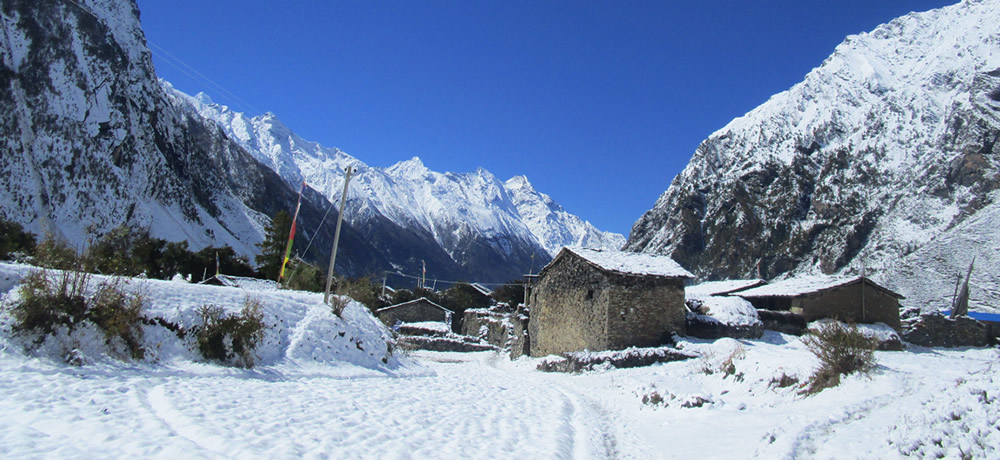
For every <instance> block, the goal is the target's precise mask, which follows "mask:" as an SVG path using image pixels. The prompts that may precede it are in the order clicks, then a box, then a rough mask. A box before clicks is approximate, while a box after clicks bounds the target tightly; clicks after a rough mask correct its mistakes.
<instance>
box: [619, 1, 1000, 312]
mask: <svg viewBox="0 0 1000 460" xmlns="http://www.w3.org/2000/svg"><path fill="white" fill-rule="evenodd" d="M998 3H1000V2H996V1H965V2H962V3H959V4H956V5H952V6H948V7H944V8H940V9H936V10H931V11H928V12H923V13H911V14H909V15H906V16H902V17H900V18H896V19H894V20H892V21H890V22H889V23H887V24H883V25H881V26H879V27H877V28H876V29H874V30H873V31H872V32H870V33H862V34H857V35H852V36H850V37H848V38H846V39H845V40H844V42H843V43H841V44H840V45H838V46H837V47H836V49H835V50H834V52H833V53H832V54H831V56H830V57H828V58H827V59H826V60H824V62H823V63H822V64H821V65H820V66H818V67H816V68H815V69H813V70H812V71H811V72H809V74H807V76H806V77H805V78H804V80H803V81H802V82H800V83H798V84H796V85H794V86H793V87H792V88H791V89H789V90H787V91H783V92H781V93H778V94H776V95H774V96H772V97H771V98H770V99H769V100H768V101H767V102H765V103H763V104H761V105H760V106H758V107H757V108H755V109H753V110H751V111H750V112H748V113H747V114H746V115H744V116H741V117H738V118H736V119H734V120H733V121H731V122H730V123H728V124H727V125H726V126H725V127H723V128H722V129H720V130H718V131H716V132H715V133H713V134H712V135H710V136H709V137H708V138H707V139H706V140H705V141H704V142H702V144H701V145H699V147H698V148H697V150H696V151H695V154H694V155H693V157H692V160H691V162H690V163H689V164H688V166H687V167H686V168H685V169H684V171H682V172H681V173H680V174H679V175H678V176H677V177H676V178H674V180H673V181H672V182H671V184H670V186H669V188H668V189H667V190H666V191H665V192H664V193H663V194H662V195H661V196H660V197H659V199H658V200H657V202H656V204H655V205H654V207H653V208H652V209H651V210H650V211H648V212H647V213H646V214H644V215H643V216H642V217H641V218H640V219H639V220H638V221H637V222H636V223H635V225H634V226H633V229H632V232H631V234H630V239H629V242H628V243H627V245H626V248H627V249H629V250H634V251H644V252H656V253H663V254H670V255H672V256H673V257H675V259H677V260H678V261H679V262H681V263H682V264H684V265H685V266H686V267H688V268H689V269H692V271H694V272H696V273H697V274H698V275H700V276H702V277H704V278H709V279H713V278H725V277H747V276H757V275H758V274H760V275H761V276H764V277H768V278H773V277H787V276H794V275H797V274H810V273H860V272H862V271H867V273H869V274H871V275H872V276H874V277H876V278H877V279H878V280H879V281H881V282H883V283H885V284H887V285H888V286H890V287H891V288H894V289H896V290H898V291H899V292H901V293H902V294H903V295H905V296H907V297H908V298H909V299H910V300H909V302H910V304H911V305H915V306H919V307H921V308H926V309H936V308H938V307H940V306H941V305H944V306H947V303H946V300H947V299H946V297H947V296H950V295H951V293H952V290H953V288H954V278H953V274H954V273H956V272H958V271H961V270H964V268H966V267H968V264H969V262H970V261H971V259H972V256H974V255H976V256H978V258H977V263H982V264H983V265H982V269H981V270H978V271H976V272H974V274H973V277H974V278H976V277H979V279H978V280H976V282H977V283H978V284H979V285H981V286H985V287H986V288H985V289H982V290H981V291H980V293H979V294H980V296H979V299H978V300H977V302H979V303H978V304H977V306H978V307H979V308H981V309H992V308H995V306H996V305H1000V302H998V301H1000V297H998V296H997V294H996V293H997V289H996V287H998V286H1000V279H997V278H996V276H995V275H992V274H990V272H993V273H996V271H995V270H991V268H992V267H1000V260H998V257H997V255H995V254H992V253H991V252H990V251H988V250H982V249H978V248H976V247H972V246H965V247H963V248H961V250H957V249H956V250H953V251H951V252H950V253H949V254H948V255H947V263H944V264H943V266H941V267H940V268H941V270H944V271H945V273H940V275H941V278H935V277H934V276H932V275H929V274H927V275H917V272H918V271H916V270H915V269H914V268H913V267H919V266H925V265H929V262H928V261H926V260H924V258H923V255H924V254H930V253H935V254H937V253H938V251H936V250H934V249H933V248H934V246H935V245H936V244H937V243H936V241H937V240H938V239H942V240H953V241H954V240H961V239H963V238H959V237H958V236H957V235H955V234H953V233H954V232H955V231H957V230H956V229H959V230H958V231H960V230H961V229H962V228H965V227H963V226H962V224H963V222H966V221H967V220H968V219H970V218H972V217H973V216H976V215H978V214H979V213H980V212H988V213H989V212H992V209H993V208H994V207H995V206H997V205H996V203H997V198H998V192H997V190H998V189H1000V179H998V173H997V170H998V168H997V163H996V160H995V158H996V153H997V152H996V140H997V139H998V138H1000V34H997V33H996V32H995V27H993V26H991V25H990V24H991V20H990V19H991V18H996V17H1000V4H998ZM994 233H995V232H994ZM948 235H950V236H948ZM978 239H979V240H980V241H981V242H982V243H983V244H984V245H985V247H986V248H989V247H997V246H1000V239H998V238H997V237H996V235H995V234H987V235H985V236H983V237H981V238H978ZM935 265H936V266H938V265H941V264H935ZM905 267H910V268H909V269H907V268H905ZM915 277H917V278H915ZM930 278H933V279H930ZM945 292H946V294H945Z"/></svg>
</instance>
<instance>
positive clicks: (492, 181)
mask: <svg viewBox="0 0 1000 460" xmlns="http://www.w3.org/2000/svg"><path fill="white" fill-rule="evenodd" d="M164 86H165V88H166V89H167V91H168V93H170V94H172V95H173V96H174V97H175V98H177V99H181V100H185V101H187V102H188V103H189V104H190V105H191V106H192V107H194V108H195V110H197V112H198V113H200V114H201V115H202V116H204V117H205V118H207V119H210V120H214V121H216V122H218V124H219V126H221V127H222V129H223V130H224V131H226V132H227V134H229V135H230V136H231V137H232V138H233V139H235V140H236V141H237V142H239V143H240V144H241V145H242V146H243V147H244V148H246V149H247V150H248V151H250V152H252V153H253V154H254V155H256V156H257V158H258V159H260V160H261V161H262V162H263V163H265V164H267V165H270V166H271V167H272V168H273V169H274V170H275V171H277V172H278V174H280V175H281V176H282V177H283V178H284V179H285V180H286V181H288V183H290V184H298V183H300V182H301V181H302V180H305V181H306V183H308V184H309V186H310V187H313V188H315V189H316V190H318V191H320V192H321V193H323V194H324V195H326V196H327V198H330V199H334V198H337V197H339V195H340V191H341V190H342V189H343V170H344V168H345V167H347V166H352V167H355V168H357V170H358V172H357V176H355V178H353V179H352V180H351V187H350V198H349V202H348V213H347V214H346V216H347V218H348V219H349V220H350V221H351V222H352V223H353V224H355V226H364V224H365V222H366V221H369V220H371V219H374V218H376V217H378V216H384V217H386V218H388V219H389V220H391V221H392V222H394V223H396V224H398V225H399V226H400V227H403V228H415V229H419V230H420V231H421V232H425V233H426V234H428V235H430V236H432V237H433V239H434V241H436V242H437V243H438V244H439V245H441V247H443V248H444V250H445V251H446V252H448V254H449V255H451V256H452V257H453V258H456V259H460V258H461V254H460V253H461V251H462V248H463V247H464V246H466V245H467V244H466V243H465V242H466V241H468V239H469V238H472V237H474V238H477V239H484V240H486V241H489V242H490V243H489V244H491V245H494V246H496V249H497V250H498V251H501V252H506V251H510V250H512V249H511V248H512V247H514V246H518V245H525V246H527V247H528V248H530V250H531V251H535V250H536V248H538V247H541V248H543V249H544V252H546V253H547V254H548V257H551V256H553V255H555V253H556V252H558V250H559V248H561V247H563V246H587V247H599V248H609V249H611V248H614V249H617V248H619V247H620V246H621V245H622V244H624V237H622V236H621V235H619V234H614V233H609V232H601V231H599V230H597V229H596V228H595V227H594V226H593V225H591V224H590V223H589V222H586V221H584V220H582V219H581V218H579V217H578V216H575V215H572V214H569V213H567V212H566V211H565V210H564V209H563V208H562V207H561V206H559V205H558V204H557V203H555V202H553V201H552V199H551V198H549V197H548V196H547V195H545V194H542V193H539V192H537V191H535V190H534V189H533V188H532V187H531V185H530V184H529V183H528V181H527V179H526V178H524V177H523V176H519V177H515V178H513V179H511V180H509V181H507V182H506V183H504V182H501V181H499V180H498V179H497V178H496V177H494V176H493V175H492V174H491V173H490V172H489V171H486V170H485V169H482V168H480V169H478V170H476V171H474V172H471V173H438V172H435V171H431V170H429V169H428V168H427V167H425V166H424V165H423V163H422V162H421V161H420V159H419V158H417V157H414V158H411V159H410V160H406V161H402V162H400V163H398V164H396V165H394V166H391V167H389V168H375V167H370V166H368V165H366V164H364V163H363V162H361V161H360V160H358V159H356V158H354V157H352V156H350V155H348V154H346V153H344V152H343V151H341V150H339V149H337V148H332V147H324V146H322V145H319V144H317V143H315V142H310V141H307V140H304V139H302V138H301V137H299V136H298V135H296V134H295V133H294V132H293V131H291V130H290V129H289V128H288V127H287V126H285V125H284V124H283V123H282V122H281V121H280V120H279V119H278V118H277V117H276V116H275V115H274V114H272V113H267V114H264V115H261V116H256V117H248V116H246V115H245V114H243V113H240V112H234V111H232V110H230V109H229V108H228V107H225V106H222V105H218V104H214V103H213V102H212V101H211V99H210V98H208V97H207V96H206V95H204V94H198V95H196V96H194V97H191V96H188V95H185V94H183V93H181V92H179V91H177V90H176V89H173V88H172V87H170V85H169V83H166V82H164ZM539 258H540V259H541V258H543V254H539Z"/></svg>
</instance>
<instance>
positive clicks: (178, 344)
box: [0, 263, 427, 377]
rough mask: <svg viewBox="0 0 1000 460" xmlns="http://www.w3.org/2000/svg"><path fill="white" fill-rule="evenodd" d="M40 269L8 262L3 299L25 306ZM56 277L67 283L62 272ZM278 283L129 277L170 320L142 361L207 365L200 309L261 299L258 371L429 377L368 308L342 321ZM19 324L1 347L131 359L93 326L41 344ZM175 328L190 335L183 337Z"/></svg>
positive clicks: (1, 332) (4, 335)
mask: <svg viewBox="0 0 1000 460" xmlns="http://www.w3.org/2000/svg"><path fill="white" fill-rule="evenodd" d="M37 270H39V269H37V268H35V267H30V266H25V265H16V264H7V263H0V298H2V299H3V300H4V302H17V301H19V300H20V298H21V297H20V292H19V290H18V287H19V286H20V284H21V281H22V279H23V278H24V277H25V276H27V274H28V273H30V272H32V271H37ZM48 273H50V276H51V277H52V278H53V279H55V280H59V279H60V278H59V277H60V276H61V273H62V272H59V271H49V272H48ZM114 280H115V278H111V277H104V276H97V275H94V276H92V277H91V278H90V280H89V284H88V286H89V289H87V291H88V295H91V296H92V295H93V293H94V292H95V291H96V290H97V289H98V287H99V286H100V285H101V283H105V282H109V281H114ZM271 284H272V285H273V282H272V283H271ZM272 285H269V284H268V283H267V282H259V283H257V284H256V285H253V286H250V287H244V288H234V287H222V286H209V285H200V284H189V283H187V282H184V281H162V280H145V279H127V280H124V282H123V283H121V286H123V288H122V291H123V292H125V293H127V294H130V293H138V294H141V295H143V296H144V298H145V299H146V306H145V307H144V309H143V311H142V315H143V316H144V317H146V318H149V319H155V318H159V319H162V320H164V321H165V322H160V321H159V320H157V321H150V322H149V323H147V324H144V325H143V326H142V329H143V336H144V340H143V343H142V345H143V347H144V348H145V356H144V358H143V359H142V360H141V361H140V362H141V363H144V364H146V365H153V364H184V365H190V364H194V363H204V362H206V359H205V358H203V357H202V356H201V355H200V354H199V352H198V345H197V343H196V341H195V338H194V337H193V336H194V332H192V331H196V330H197V327H199V326H200V325H201V324H202V320H201V316H200V314H199V309H200V308H201V307H203V306H206V305H214V306H218V307H221V308H222V309H223V310H225V311H226V312H227V313H240V309H241V307H242V306H243V305H244V303H245V302H247V301H248V299H249V300H254V301H259V302H260V305H261V307H262V310H261V312H262V314H263V321H264V323H265V327H266V329H265V331H264V332H265V333H264V336H263V339H262V340H261V344H260V346H258V347H257V349H256V350H255V353H254V355H255V359H254V360H253V361H254V363H255V365H257V366H264V367H273V368H277V369H289V370H292V369H294V370H297V371H300V372H301V371H308V372H319V373H323V374H325V375H331V376H340V377H356V376H372V375H386V374H388V375H405V374H413V373H417V374H426V373H427V372H426V370H424V369H421V368H420V366H418V365H416V364H414V363H413V362H412V361H411V360H408V359H406V358H404V357H401V356H400V355H399V354H398V353H393V351H392V350H393V349H392V346H391V342H392V339H391V338H390V332H389V331H388V330H387V329H386V327H385V325H383V324H382V322H380V321H379V320H378V319H376V318H375V317H374V316H372V314H371V312H370V310H369V309H368V308H367V307H365V306H364V305H361V304H359V303H357V302H349V303H348V304H347V307H346V308H345V310H344V313H343V317H340V318H338V317H337V316H335V315H334V314H333V312H332V311H331V308H330V306H328V305H325V304H323V295H322V294H317V293H311V292H301V291H288V290H279V289H277V287H276V286H272ZM5 305H7V304H6V303H5ZM11 324H12V316H11V312H10V310H8V309H6V308H5V309H4V310H3V311H2V312H0V348H2V349H3V350H5V352H6V353H20V352H21V351H24V350H30V351H28V352H27V353H28V354H29V355H31V356H35V357H38V358H43V359H50V360H55V361H61V360H63V359H64V357H65V356H67V355H68V354H69V353H71V352H72V354H73V356H75V359H76V362H78V363H84V364H97V363H103V364H107V363H114V362H115V361H116V360H123V359H124V360H126V361H127V360H128V358H127V356H128V355H127V354H125V355H124V357H123V356H122V353H121V350H120V349H118V348H115V347H113V346H110V345H108V344H107V342H106V341H105V338H104V335H103V334H102V333H101V331H100V330H99V329H97V327H96V326H93V324H92V323H89V322H88V323H83V324H84V325H83V326H79V327H76V328H75V329H74V330H73V331H72V332H68V330H67V329H66V328H65V326H63V327H60V330H59V332H58V333H57V334H55V335H51V336H47V338H46V340H45V341H44V342H43V343H41V344H33V343H32V341H33V336H30V335H20V334H15V333H13V332H12V331H11ZM164 324H168V325H170V327H167V326H165V325H164ZM171 327H172V328H175V329H179V330H180V331H182V333H180V334H178V332H177V331H174V330H171ZM183 331H188V332H187V333H183Z"/></svg>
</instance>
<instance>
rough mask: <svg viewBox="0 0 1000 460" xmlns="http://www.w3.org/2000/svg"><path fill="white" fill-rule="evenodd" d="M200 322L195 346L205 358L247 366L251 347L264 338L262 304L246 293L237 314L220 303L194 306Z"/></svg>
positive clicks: (249, 364)
mask: <svg viewBox="0 0 1000 460" xmlns="http://www.w3.org/2000/svg"><path fill="white" fill-rule="evenodd" d="M198 313H199V315H201V325H200V326H199V327H198V331H197V333H196V336H197V341H198V350H199V351H200V352H201V355H202V356H203V357H204V358H205V359H209V360H213V361H217V362H221V363H223V364H229V365H235V366H240V367H246V368H251V367H253V366H254V350H255V349H256V348H257V346H258V345H260V342H261V341H262V340H263V339H264V332H265V330H266V328H267V326H266V325H265V324H264V312H263V306H262V305H261V303H260V301H259V300H257V299H254V298H251V297H247V298H246V300H244V302H243V308H242V310H241V311H240V313H239V314H229V315H227V314H226V312H225V310H223V309H222V307H219V306H217V305H204V306H202V307H201V308H200V309H198Z"/></svg>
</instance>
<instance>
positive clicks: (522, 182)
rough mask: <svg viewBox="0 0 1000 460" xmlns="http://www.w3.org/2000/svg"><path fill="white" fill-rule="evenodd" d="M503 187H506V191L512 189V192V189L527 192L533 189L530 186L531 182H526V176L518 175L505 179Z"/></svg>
mask: <svg viewBox="0 0 1000 460" xmlns="http://www.w3.org/2000/svg"><path fill="white" fill-rule="evenodd" d="M504 185H506V186H507V188H508V189H512V190H513V189H521V188H523V189H528V190H534V189H535V188H534V187H533V186H532V185H531V182H529V181H528V176H525V175H523V174H522V175H519V176H514V177H511V178H510V179H507V182H505V183H504Z"/></svg>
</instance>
